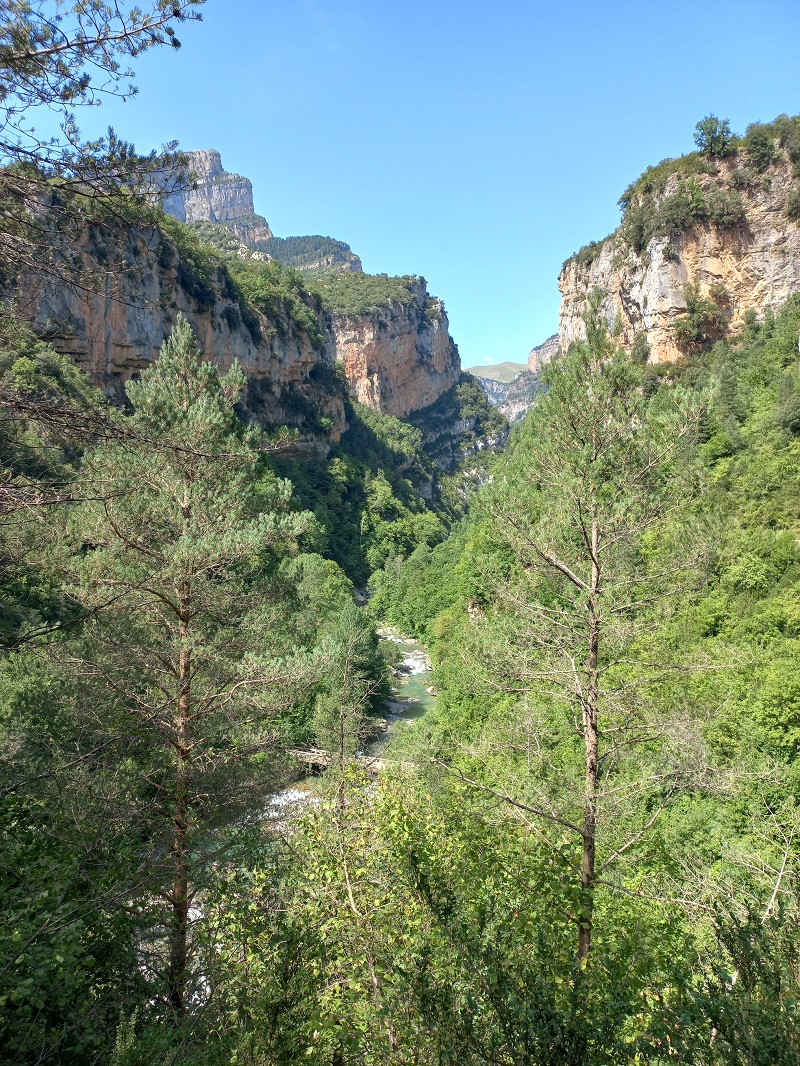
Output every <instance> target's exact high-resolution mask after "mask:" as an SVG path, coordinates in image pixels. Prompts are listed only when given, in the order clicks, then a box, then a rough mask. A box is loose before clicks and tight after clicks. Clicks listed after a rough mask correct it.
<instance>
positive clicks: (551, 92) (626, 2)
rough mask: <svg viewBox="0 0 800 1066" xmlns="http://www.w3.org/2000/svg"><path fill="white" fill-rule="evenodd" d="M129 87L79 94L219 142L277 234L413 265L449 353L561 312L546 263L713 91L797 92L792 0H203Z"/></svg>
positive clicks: (744, 120)
mask: <svg viewBox="0 0 800 1066" xmlns="http://www.w3.org/2000/svg"><path fill="white" fill-rule="evenodd" d="M201 10H202V12H203V20H204V21H203V22H202V23H201V24H198V25H190V26H185V27H183V28H182V30H181V31H180V32H179V36H180V37H181V39H182V41H183V48H182V49H181V50H180V51H179V52H177V53H171V52H170V51H169V50H168V49H166V48H164V49H159V50H154V51H152V52H151V53H149V54H147V55H145V56H144V57H141V58H140V59H138V60H136V61H135V67H136V71H137V82H138V85H139V95H138V96H137V97H136V98H135V99H133V100H131V101H129V102H128V103H126V104H124V105H123V104H122V103H119V102H115V101H112V102H110V103H108V104H106V105H104V106H103V107H102V108H99V109H97V110H94V111H88V112H87V111H85V112H83V113H82V114H80V115H79V116H78V117H79V118H80V124H81V127H82V129H83V131H84V133H85V134H87V135H89V134H93V135H94V134H98V133H101V132H103V130H104V127H105V126H106V125H109V124H111V125H113V126H114V128H115V129H116V131H117V132H118V133H119V134H120V135H121V136H124V137H125V138H126V139H128V140H132V141H133V142H134V143H135V144H136V147H137V148H139V149H140V150H149V149H150V148H153V147H159V146H160V145H161V144H162V143H164V142H166V141H169V140H172V139H177V140H178V141H179V142H180V145H181V147H182V148H185V149H192V148H217V149H219V151H220V152H221V153H222V162H223V165H224V166H225V167H226V169H228V170H231V171H235V172H238V173H240V174H244V175H246V176H247V177H249V178H250V179H251V180H252V182H253V185H254V189H255V203H256V210H257V211H258V212H260V213H261V214H263V215H265V216H266V218H267V220H268V221H269V224H270V226H271V228H272V230H273V232H274V233H275V234H276V235H277V236H282V237H286V236H293V235H301V234H310V233H321V234H324V235H328V236H331V237H337V238H338V239H340V240H344V241H347V242H348V243H349V244H350V245H351V247H352V248H353V250H354V251H355V252H357V253H358V254H359V255H360V256H361V257H362V259H363V262H364V269H365V270H367V271H369V272H371V273H382V272H383V273H388V274H423V275H424V276H425V277H426V278H427V279H428V284H429V288H430V291H431V292H432V293H434V294H435V295H437V296H440V297H442V298H443V299H444V301H445V304H446V306H447V311H448V315H449V318H450V329H451V333H452V334H453V337H454V338H455V340H456V341H457V342H458V344H459V347H460V350H461V356H462V363H463V364H464V366H473V365H479V364H481V363H486V362H500V361H503V360H506V359H510V360H514V361H518V362H519V361H524V360H525V359H526V358H527V353H528V351H529V350H530V348H531V347H532V346H533V345H534V344H539V343H541V342H542V341H543V340H544V339H545V338H546V337H547V336H548V335H549V334H551V333H553V332H555V329H556V326H557V323H558V306H559V294H558V289H557V285H556V280H557V277H558V272H559V269H560V267H561V263H562V262H563V260H564V259H565V258H567V257H568V256H569V255H571V254H572V253H573V252H575V251H577V249H578V248H579V247H581V245H584V244H586V243H588V241H590V240H593V239H598V238H601V237H603V236H605V235H606V234H607V233H609V232H610V231H611V230H613V229H614V228H615V227H616V225H617V223H618V220H619V209H618V208H617V206H616V202H617V199H618V197H619V195H620V193H621V192H622V191H623V189H624V188H625V187H626V186H627V185H628V184H629V182H630V181H632V180H633V179H634V178H636V177H637V176H638V175H639V174H640V173H641V171H642V170H643V169H644V168H645V167H646V166H647V165H648V164H651V163H657V162H658V161H659V160H660V159H662V158H664V157H665V156H675V155H680V154H681V153H683V152H687V151H691V150H692V148H693V147H694V146H693V143H692V133H693V130H694V124H695V123H696V122H697V121H698V119H700V118H701V117H703V116H704V115H706V114H708V113H710V112H713V113H714V114H716V115H719V116H721V117H724V118H729V119H730V121H731V125H732V127H733V129H734V130H735V131H737V132H743V131H744V128H745V126H746V125H747V124H748V123H749V122H753V121H759V120H760V121H768V120H770V119H772V118H774V117H775V116H776V115H778V114H780V113H781V112H788V113H789V114H797V113H798V112H800V65H799V64H798V45H800V4H798V0H761V2H759V3H754V2H753V0H726V2H723V0H672V2H671V3H669V4H650V3H647V2H646V0H636V2H632V0H608V2H606V3H597V2H595V3H592V2H589V0H564V2H563V3H561V4H557V3H552V2H550V3H544V2H540V0H528V2H524V0H495V3H493V4H489V3H485V2H483V3H474V2H471V0H460V2H455V0H403V2H402V3H401V2H398V0H284V2H282V3H278V2H276V0H207V2H206V4H205V5H204V6H203V7H202V8H201Z"/></svg>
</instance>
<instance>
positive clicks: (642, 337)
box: [631, 331, 650, 363]
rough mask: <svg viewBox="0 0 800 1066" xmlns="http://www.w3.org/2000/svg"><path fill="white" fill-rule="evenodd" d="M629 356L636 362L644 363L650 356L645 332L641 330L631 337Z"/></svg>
mask: <svg viewBox="0 0 800 1066" xmlns="http://www.w3.org/2000/svg"><path fill="white" fill-rule="evenodd" d="M631 356H632V357H633V358H634V359H635V360H636V361H637V362H638V363H646V362H647V361H648V360H649V358H650V345H649V344H648V343H647V333H646V332H645V331H642V332H640V333H637V334H636V335H635V336H634V338H633V345H632V346H631Z"/></svg>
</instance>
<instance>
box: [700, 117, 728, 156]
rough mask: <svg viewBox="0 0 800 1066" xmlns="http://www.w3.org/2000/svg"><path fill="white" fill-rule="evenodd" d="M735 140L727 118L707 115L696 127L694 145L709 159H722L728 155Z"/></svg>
mask: <svg viewBox="0 0 800 1066" xmlns="http://www.w3.org/2000/svg"><path fill="white" fill-rule="evenodd" d="M733 140H734V137H733V134H732V133H731V127H730V123H729V122H728V120H727V119H726V118H722V119H720V118H717V116H716V115H706V117H705V118H702V119H701V120H700V121H699V122H698V123H697V125H696V126H695V134H694V143H695V144H696V145H697V147H698V148H699V149H700V151H701V152H702V153H703V155H707V156H708V157H709V159H720V158H722V156H724V155H727V154H728V151H729V150H730V147H731V145H732V144H733Z"/></svg>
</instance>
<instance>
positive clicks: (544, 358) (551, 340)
mask: <svg viewBox="0 0 800 1066" xmlns="http://www.w3.org/2000/svg"><path fill="white" fill-rule="evenodd" d="M560 350H561V346H560V344H559V341H558V334H557V333H554V334H553V336H552V337H548V338H547V340H546V341H542V343H541V344H538V345H537V346H536V347H535V348H532V349H531V352H530V354H529V356H528V369H529V370H530V372H531V373H532V374H538V373H539V371H540V370H541V369H542V367H543V366H546V365H547V364H548V363H549V362H550V361H551V360H552V359H554V358H555V357H556V356H557V355H558V353H559V351H560Z"/></svg>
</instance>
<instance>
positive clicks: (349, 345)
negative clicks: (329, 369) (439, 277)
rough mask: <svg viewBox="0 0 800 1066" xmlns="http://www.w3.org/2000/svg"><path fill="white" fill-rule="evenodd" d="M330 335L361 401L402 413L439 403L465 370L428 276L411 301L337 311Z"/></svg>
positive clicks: (413, 289)
mask: <svg viewBox="0 0 800 1066" xmlns="http://www.w3.org/2000/svg"><path fill="white" fill-rule="evenodd" d="M330 336H331V348H332V355H333V357H334V358H335V359H339V360H341V361H342V363H343V364H344V370H345V374H346V376H347V381H348V384H349V386H350V389H351V391H352V393H353V395H354V396H355V398H356V399H357V400H358V401H359V403H363V404H366V405H367V406H368V407H374V408H375V409H376V410H378V411H382V412H384V414H390V415H396V416H397V417H398V418H404V417H405V416H406V415H408V414H409V413H410V412H412V411H418V410H420V409H421V408H423V407H427V406H429V405H430V404H432V403H434V401H435V400H437V399H438V398H439V397H440V396H441V395H442V393H444V392H446V391H447V390H448V389H449V388H450V387H451V386H452V385H454V384H455V382H456V381H458V378H459V375H460V373H461V362H460V359H459V356H458V348H457V347H456V345H455V344H454V342H453V339H452V337H451V336H450V333H449V331H448V322H447V315H446V314H445V310H444V305H443V304H442V302H441V301H440V300H436V299H433V298H431V297H429V296H428V292H427V288H426V286H425V283H424V281H420V282H419V283H418V284H417V285H415V286H411V288H410V290H409V299H408V302H403V303H400V302H397V301H393V302H391V303H389V304H387V305H386V306H385V307H380V308H378V309H377V310H375V311H372V312H368V313H366V314H358V315H355V314H354V315H350V314H334V315H332V316H331V331H330Z"/></svg>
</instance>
